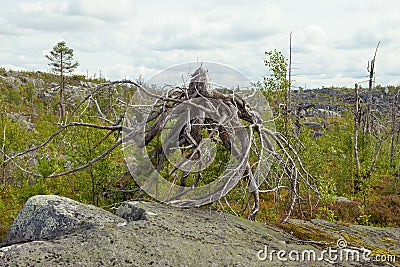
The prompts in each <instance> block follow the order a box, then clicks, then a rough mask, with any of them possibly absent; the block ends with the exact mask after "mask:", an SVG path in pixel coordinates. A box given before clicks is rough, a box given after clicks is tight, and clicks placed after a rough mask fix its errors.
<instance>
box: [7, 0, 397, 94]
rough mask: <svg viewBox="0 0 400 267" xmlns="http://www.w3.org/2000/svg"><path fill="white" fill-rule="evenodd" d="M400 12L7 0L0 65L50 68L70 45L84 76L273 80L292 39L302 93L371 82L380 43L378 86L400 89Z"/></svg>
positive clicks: (339, 6) (332, 4)
mask: <svg viewBox="0 0 400 267" xmlns="http://www.w3.org/2000/svg"><path fill="white" fill-rule="evenodd" d="M399 10H400V3H399V2H398V1H396V0H364V1H359V0H357V1H356V0H335V1H321V0H302V1H279V2H278V1H270V0H253V1H250V0H237V1H235V0H232V1H228V0H220V1H211V0H196V1H187V0H186V1H184V0H177V1H161V0H159V1H156V0H148V1H139V0H133V1H130V0H112V1H109V0H6V1H2V3H1V10H0V66H1V67H5V68H7V69H18V70H19V69H22V70H48V66H47V63H48V62H47V60H46V58H45V57H44V55H46V54H48V53H49V51H50V50H51V49H52V47H53V46H54V45H55V44H56V43H57V42H59V41H61V40H64V41H65V42H66V43H67V45H68V46H69V47H71V48H73V49H74V52H75V57H76V59H77V60H78V61H79V63H80V66H79V68H78V69H77V71H76V72H78V73H81V74H85V75H86V73H89V75H91V76H93V75H94V74H96V75H97V76H98V75H99V73H100V71H101V73H102V75H103V76H105V77H106V78H109V79H111V80H116V79H123V78H131V79H135V78H137V77H138V76H139V74H141V75H143V78H144V79H147V78H149V77H151V75H153V74H155V73H157V72H158V71H161V70H163V69H164V68H167V67H169V66H171V65H176V64H180V63H184V62H193V61H199V62H201V61H211V62H217V63H222V64H226V65H228V66H231V67H233V68H235V69H237V70H240V71H241V72H243V73H244V74H245V75H247V76H249V77H250V78H251V79H252V80H253V81H257V80H262V77H263V76H266V75H268V71H267V70H266V68H265V67H264V64H263V59H264V52H265V51H268V50H273V49H274V48H276V49H277V50H280V51H282V52H283V53H284V55H286V56H288V50H289V33H290V31H292V32H293V39H292V43H293V54H292V57H293V75H294V80H295V82H294V84H295V86H302V87H304V86H306V87H307V88H315V87H322V86H331V85H336V86H349V87H350V86H353V85H354V83H355V82H364V81H366V80H367V75H368V73H367V70H366V69H367V62H368V60H371V59H372V57H373V54H374V51H375V47H376V45H377V43H378V41H381V45H380V47H379V50H378V54H377V61H376V82H377V84H382V85H386V84H392V85H399V83H400V79H399V77H400V12H399ZM364 83H365V82H364ZM362 85H363V84H362ZM365 85H367V83H365Z"/></svg>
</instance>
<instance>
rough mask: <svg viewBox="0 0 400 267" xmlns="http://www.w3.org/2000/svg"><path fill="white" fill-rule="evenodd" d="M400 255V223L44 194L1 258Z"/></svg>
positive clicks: (197, 260) (329, 260)
mask: <svg viewBox="0 0 400 267" xmlns="http://www.w3.org/2000/svg"><path fill="white" fill-rule="evenodd" d="M338 240H339V242H338ZM323 251H325V252H323ZM314 253H315V259H314ZM329 253H331V254H330V255H329ZM321 255H322V257H321ZM391 255H393V256H391ZM399 255H400V230H399V229H394V228H386V229H381V228H374V227H366V226H354V225H341V224H334V223H329V222H325V221H320V220H313V221H308V222H305V221H292V222H291V223H289V224H284V225H283V226H281V227H280V228H278V227H275V226H269V225H265V224H262V223H258V222H252V221H248V220H245V219H243V218H239V217H235V216H232V215H229V214H226V213H225V212H221V211H220V212H218V211H214V210H210V209H195V208H193V209H180V208H176V207H172V206H167V205H163V204H159V203H154V202H125V203H123V204H122V205H121V206H120V207H119V208H118V209H117V210H116V212H115V214H113V213H111V212H107V211H105V210H102V209H99V208H96V207H94V206H91V205H83V204H81V203H78V202H76V201H73V200H70V199H68V198H64V197H59V196H54V195H38V196H35V197H32V198H30V199H29V200H28V201H27V203H26V204H25V206H24V208H23V209H22V211H21V212H20V213H19V214H18V216H17V218H16V220H15V221H14V224H13V226H12V227H11V229H10V231H9V234H8V236H7V238H6V239H5V241H4V242H3V247H2V248H1V249H0V265H1V266H272V265H273V266H304V265H313V266H394V265H396V262H395V261H396V260H397V261H399V260H400V258H399ZM308 257H311V258H308ZM378 257H379V258H378ZM392 257H393V258H392ZM394 257H396V258H394ZM309 259H311V260H312V261H309ZM376 259H380V260H383V259H384V260H385V261H375V260H376ZM397 266H398V265H397Z"/></svg>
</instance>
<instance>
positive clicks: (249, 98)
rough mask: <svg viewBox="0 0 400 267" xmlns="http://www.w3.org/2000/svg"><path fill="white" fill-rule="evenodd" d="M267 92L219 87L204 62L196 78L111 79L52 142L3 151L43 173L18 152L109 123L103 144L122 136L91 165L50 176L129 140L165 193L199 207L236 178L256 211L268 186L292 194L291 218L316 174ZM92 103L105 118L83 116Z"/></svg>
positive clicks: (138, 176) (133, 167)
mask: <svg viewBox="0 0 400 267" xmlns="http://www.w3.org/2000/svg"><path fill="white" fill-rule="evenodd" d="M115 86H124V88H125V90H124V93H123V96H121V93H120V92H117V93H116V94H114V96H113V97H110V98H109V99H107V101H108V102H107V101H106V103H102V101H101V99H100V95H102V92H104V91H106V90H111V91H112V90H114V91H115V90H116V89H115V88H116V87H115ZM127 92H129V93H127ZM132 95H134V96H133V97H129V96H132ZM115 96H116V97H115ZM102 97H104V95H102ZM261 98H262V93H261V92H259V91H257V90H256V89H254V88H252V89H249V88H247V89H245V90H240V89H238V90H233V91H232V90H220V89H213V88H211V86H210V83H209V80H208V76H207V72H206V71H205V70H204V69H203V68H202V67H200V68H198V69H197V70H196V71H195V72H194V73H193V74H192V75H191V78H190V82H189V84H188V86H186V85H185V84H184V85H183V86H164V87H163V88H151V87H149V86H145V85H143V84H141V83H139V82H136V81H131V80H122V81H115V82H110V83H105V84H102V85H100V86H98V87H96V88H95V89H94V90H93V91H91V92H90V93H89V94H88V95H87V96H86V97H84V98H83V99H82V101H81V102H80V103H79V104H77V105H76V106H75V108H74V110H73V112H71V115H70V116H69V119H67V120H66V122H65V123H63V124H60V125H59V127H60V128H59V130H58V131H56V132H55V133H54V134H53V135H51V136H50V137H49V138H48V139H47V140H46V141H45V142H43V143H42V144H39V145H37V146H33V147H31V148H30V149H28V150H26V151H22V152H20V153H15V154H14V155H12V156H10V155H7V154H5V153H4V151H2V152H3V154H4V155H5V157H6V158H7V162H13V163H14V165H15V166H17V167H18V168H19V169H20V170H23V171H24V172H26V173H29V174H30V175H33V176H37V177H43V174H40V173H36V172H35V171H34V170H28V169H26V168H24V167H22V166H21V164H18V162H17V160H16V159H17V158H19V157H22V156H24V155H26V154H28V153H32V152H34V151H37V150H40V149H42V148H44V147H46V146H47V145H48V144H49V143H50V142H52V141H53V140H54V138H55V137H57V136H58V135H61V134H62V133H63V132H65V131H66V130H67V129H68V128H71V127H88V128H93V129H96V130H99V131H106V134H105V135H104V137H103V138H102V139H101V140H99V143H98V144H97V145H99V144H101V143H103V142H104V141H105V140H110V139H112V138H114V139H112V140H113V142H112V145H110V146H108V148H107V149H105V150H104V151H103V153H101V154H99V155H96V156H93V158H92V159H90V160H89V161H88V162H86V163H85V164H83V165H80V166H72V167H70V168H69V169H68V170H65V171H63V172H58V173H51V174H49V175H47V176H46V177H44V178H46V179H49V178H53V177H58V176H63V175H67V174H71V173H74V172H77V171H80V170H82V169H85V168H88V167H91V166H92V165H93V164H95V163H96V162H97V161H99V160H101V159H103V158H105V157H106V156H107V155H108V154H110V153H111V152H112V151H113V150H115V149H116V148H118V147H120V146H122V147H123V150H124V153H125V160H126V162H127V166H128V169H129V171H130V174H131V175H132V177H133V178H134V179H135V181H136V182H137V184H138V185H139V186H140V188H141V190H143V191H145V192H146V193H147V194H149V195H150V196H152V197H154V198H156V199H157V200H160V201H163V202H167V203H172V204H174V205H176V206H181V207H191V206H196V207H198V206H203V205H207V204H210V203H214V202H218V201H220V200H221V199H224V198H225V197H226V195H227V194H228V193H229V192H230V191H231V190H232V189H233V188H234V187H235V186H242V187H243V189H245V190H243V192H250V193H251V194H252V195H253V205H252V208H251V211H249V212H247V213H248V214H247V217H248V218H249V219H255V216H256V214H257V212H258V211H259V207H260V193H266V194H267V193H272V194H274V195H275V199H276V200H281V201H285V203H286V209H285V213H286V217H285V219H284V221H286V220H287V219H288V218H289V216H290V215H291V213H292V212H293V210H294V209H295V208H296V206H297V207H298V208H299V210H300V211H302V210H303V208H304V207H305V205H307V207H308V208H309V209H310V212H309V214H312V209H313V206H314V205H315V201H314V200H315V198H314V196H318V191H317V187H316V181H315V180H314V178H313V177H312V176H311V175H310V174H309V173H308V172H307V171H306V170H305V169H304V167H303V165H302V163H301V160H300V158H299V156H298V155H297V153H296V151H295V150H294V149H293V147H292V146H291V145H290V144H289V142H288V141H287V140H286V138H285V137H284V136H283V135H282V134H280V133H278V132H275V130H274V129H273V127H269V126H270V125H273V123H272V122H273V120H272V118H269V117H268V116H267V117H265V116H264V117H263V116H262V115H263V114H260V113H262V112H261V111H262V110H263V109H264V110H265V109H268V108H266V107H260V102H259V101H257V99H261ZM103 102H104V101H103ZM90 108H92V109H93V110H96V113H97V114H96V117H97V119H98V122H97V123H89V122H84V121H83V120H82V118H83V116H82V114H84V113H85V112H87V110H88V109H90ZM68 121H69V122H68ZM100 122H101V123H100ZM97 145H96V146H97ZM217 165H219V167H218V168H217V169H218V170H217V171H214V170H215V169H216V166H217ZM243 181H245V182H244V183H243ZM239 182H240V183H239ZM120 189H121V191H123V190H124V188H123V186H122V187H121V188H120ZM225 200H226V199H225ZM249 201H250V200H249ZM227 205H228V206H229V203H228V202H227ZM243 213H245V210H243Z"/></svg>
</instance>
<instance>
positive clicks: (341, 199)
mask: <svg viewBox="0 0 400 267" xmlns="http://www.w3.org/2000/svg"><path fill="white" fill-rule="evenodd" d="M333 198H334V199H335V200H336V202H341V203H351V202H354V201H352V200H350V199H348V198H347V197H338V196H334V197H333Z"/></svg>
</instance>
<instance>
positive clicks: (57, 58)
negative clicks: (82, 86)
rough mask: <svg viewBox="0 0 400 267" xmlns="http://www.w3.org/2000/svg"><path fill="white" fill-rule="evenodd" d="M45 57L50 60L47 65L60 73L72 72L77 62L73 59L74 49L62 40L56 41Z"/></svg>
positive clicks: (77, 64)
mask: <svg viewBox="0 0 400 267" xmlns="http://www.w3.org/2000/svg"><path fill="white" fill-rule="evenodd" d="M46 58H47V59H48V60H49V61H50V63H49V66H50V67H51V68H52V70H53V71H54V72H56V73H58V74H60V75H64V74H65V73H72V72H73V71H74V70H75V69H76V68H77V67H78V66H79V63H78V62H77V61H74V50H73V49H71V48H69V47H67V44H66V43H65V42H64V41H61V42H58V43H57V44H56V45H55V46H54V47H53V50H52V51H50V54H49V55H46Z"/></svg>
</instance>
